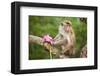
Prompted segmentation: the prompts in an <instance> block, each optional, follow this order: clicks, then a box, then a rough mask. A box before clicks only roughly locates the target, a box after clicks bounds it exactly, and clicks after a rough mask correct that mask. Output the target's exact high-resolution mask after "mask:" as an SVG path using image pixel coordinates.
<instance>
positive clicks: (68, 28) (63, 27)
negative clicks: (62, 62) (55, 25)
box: [54, 20, 75, 57]
mask: <svg viewBox="0 0 100 76" xmlns="http://www.w3.org/2000/svg"><path fill="white" fill-rule="evenodd" d="M74 44H75V33H74V31H73V28H72V23H71V22H70V21H68V20H65V21H64V22H62V23H61V24H60V26H59V33H58V35H57V36H56V37H55V38H54V46H59V47H61V50H60V53H61V55H62V56H61V57H64V56H66V57H67V56H71V55H73V54H74V53H75V48H74Z"/></svg>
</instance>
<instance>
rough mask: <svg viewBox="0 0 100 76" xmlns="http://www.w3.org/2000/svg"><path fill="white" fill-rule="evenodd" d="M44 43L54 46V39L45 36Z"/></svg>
mask: <svg viewBox="0 0 100 76" xmlns="http://www.w3.org/2000/svg"><path fill="white" fill-rule="evenodd" d="M43 42H48V43H50V44H53V39H52V37H50V36H49V35H45V36H43Z"/></svg>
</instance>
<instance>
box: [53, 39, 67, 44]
mask: <svg viewBox="0 0 100 76" xmlns="http://www.w3.org/2000/svg"><path fill="white" fill-rule="evenodd" d="M66 42H67V39H60V40H56V41H54V45H55V46H56V45H62V44H64V43H66Z"/></svg>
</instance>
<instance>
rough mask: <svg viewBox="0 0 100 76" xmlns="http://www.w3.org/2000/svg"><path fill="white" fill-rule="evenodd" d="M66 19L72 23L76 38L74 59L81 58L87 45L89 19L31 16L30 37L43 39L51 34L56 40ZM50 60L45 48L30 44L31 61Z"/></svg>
mask: <svg viewBox="0 0 100 76" xmlns="http://www.w3.org/2000/svg"><path fill="white" fill-rule="evenodd" d="M66 19H67V20H70V21H71V22H72V27H73V29H74V32H75V36H76V44H75V49H76V54H75V56H74V58H79V55H80V52H81V49H82V47H83V46H84V45H85V44H86V43H87V18H83V17H80V18H79V17H58V16H31V15H30V16H29V35H30V34H31V35H36V36H39V37H43V36H44V35H46V34H49V35H50V36H52V37H53V38H54V37H55V36H56V35H57V33H58V27H59V25H60V23H61V22H63V21H64V20H66ZM49 58H50V57H49V52H48V51H46V50H45V48H44V47H43V46H41V45H37V44H32V43H29V60H33V59H49ZM53 58H54V57H53Z"/></svg>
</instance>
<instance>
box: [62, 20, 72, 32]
mask: <svg viewBox="0 0 100 76" xmlns="http://www.w3.org/2000/svg"><path fill="white" fill-rule="evenodd" d="M61 26H63V27H64V30H65V32H70V30H71V27H72V23H71V21H69V20H65V21H63V22H62V23H61Z"/></svg>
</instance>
